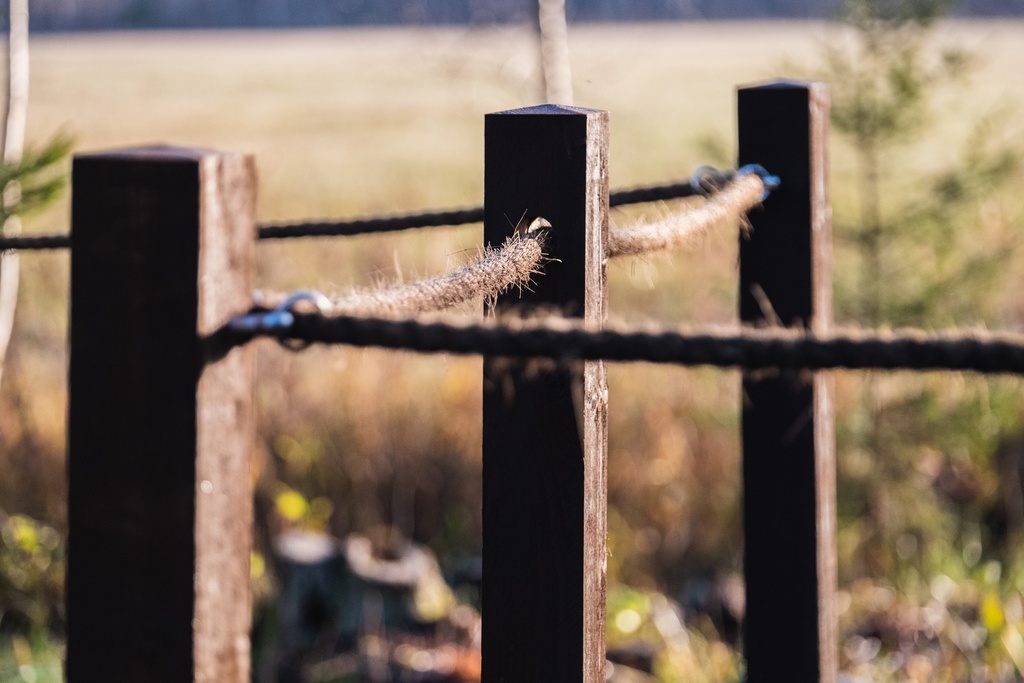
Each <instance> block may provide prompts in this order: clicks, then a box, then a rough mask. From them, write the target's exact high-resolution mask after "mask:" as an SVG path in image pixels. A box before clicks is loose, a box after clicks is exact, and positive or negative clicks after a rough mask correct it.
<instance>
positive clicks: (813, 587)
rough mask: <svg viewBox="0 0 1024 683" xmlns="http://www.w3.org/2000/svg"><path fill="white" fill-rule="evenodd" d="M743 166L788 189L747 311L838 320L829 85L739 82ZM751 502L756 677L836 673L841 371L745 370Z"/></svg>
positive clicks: (748, 570)
mask: <svg viewBox="0 0 1024 683" xmlns="http://www.w3.org/2000/svg"><path fill="white" fill-rule="evenodd" d="M738 113H739V157H740V164H761V165H762V166H764V167H765V168H767V169H768V171H769V172H771V173H773V174H776V175H778V176H780V178H781V179H782V186H781V187H780V188H779V189H778V190H776V191H775V192H773V193H772V196H771V197H770V198H769V199H768V200H767V202H766V204H765V207H764V209H763V210H755V211H753V212H751V213H750V222H751V225H752V228H753V229H752V230H751V232H750V235H749V237H745V238H743V239H742V240H741V242H740V318H741V319H742V320H743V323H744V324H747V325H763V324H766V323H767V324H776V323H779V324H782V325H787V326H794V325H796V326H806V327H809V328H810V329H812V330H813V331H815V332H818V333H821V332H825V331H826V330H827V329H828V327H829V325H830V322H831V319H832V281H831V273H830V261H831V256H830V254H831V236H830V235H831V232H830V231H831V225H830V211H829V205H828V195H827V184H826V174H827V172H828V168H827V131H828V116H829V104H828V90H827V89H826V87H825V85H824V84H821V83H804V82H792V81H785V82H777V83H769V84H766V85H760V86H756V87H750V88H743V89H741V90H740V91H739V112H738ZM743 391H744V404H743V489H744V490H743V502H744V525H745V526H744V533H745V539H746V549H745V555H744V570H745V574H746V584H747V612H746V630H745V638H744V645H745V650H746V658H747V666H748V678H747V680H748V681H749V682H750V683H775V682H776V681H789V682H790V683H811V682H812V681H813V682H814V683H819V682H820V683H832V682H834V681H835V680H836V669H837V660H836V651H837V647H838V644H837V638H838V635H837V626H836V610H835V591H836V550H835V494H836V492H835V436H834V428H833V421H834V418H833V400H832V386H831V378H830V377H829V376H828V375H827V373H818V374H817V375H816V376H814V378H813V380H812V379H811V378H810V377H809V376H808V375H807V374H806V373H790V372H786V373H781V374H777V375H774V376H769V375H767V374H765V373H754V374H750V373H748V374H745V375H744V377H743Z"/></svg>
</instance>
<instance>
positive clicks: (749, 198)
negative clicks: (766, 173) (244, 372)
mask: <svg viewBox="0 0 1024 683" xmlns="http://www.w3.org/2000/svg"><path fill="white" fill-rule="evenodd" d="M764 192H765V182H764V181H763V180H762V179H761V178H760V177H759V176H758V175H756V174H752V173H750V174H741V175H738V176H736V177H735V179H733V180H731V181H730V182H729V183H728V184H727V185H726V186H725V187H724V188H722V189H721V190H720V191H719V192H717V193H716V194H715V195H713V196H712V197H711V198H710V199H708V200H707V201H706V202H705V203H704V204H703V205H702V206H699V207H697V208H690V209H689V210H686V211H683V212H677V213H674V214H672V215H670V216H668V217H666V218H664V219H662V220H661V221H657V222H654V223H648V224H643V225H638V226H634V227H631V228H623V229H617V230H613V231H610V232H609V237H608V248H607V253H608V256H609V257H616V256H630V255H638V254H645V253H648V252H652V251H658V250H664V249H673V248H678V247H682V246H689V245H693V244H694V243H696V242H697V241H699V240H700V239H702V238H704V237H705V236H706V235H707V234H708V233H709V232H710V231H711V230H712V228H714V227H715V226H717V225H720V224H722V223H725V222H727V221H729V220H741V219H742V218H743V216H744V214H745V213H746V212H747V211H748V210H750V209H751V208H752V207H754V206H756V205H758V204H760V202H761V201H762V199H763V198H764ZM550 227H551V225H550V224H549V223H547V221H544V220H543V219H535V221H534V223H533V224H531V226H530V227H529V229H528V230H527V232H526V236H525V237H520V236H518V235H517V236H515V237H512V238H510V239H509V240H508V241H507V242H506V243H505V244H504V245H503V246H502V247H501V248H500V249H489V250H487V251H486V252H485V253H484V255H483V256H482V257H481V258H480V259H479V260H477V261H474V262H473V263H470V264H469V265H467V266H465V267H463V268H461V269H459V270H457V271H455V272H453V273H449V274H447V275H442V276H439V277H435V278H430V279H427V280H421V281H418V282H411V283H408V284H399V285H395V286H393V287H390V288H388V289H380V290H363V291H359V292H353V293H352V294H349V295H346V296H344V297H340V298H335V299H328V298H326V297H323V296H321V295H319V294H317V293H314V292H309V293H307V294H306V295H305V296H301V297H300V298H299V299H298V300H294V301H290V300H289V298H288V297H286V296H285V295H283V294H264V295H261V296H258V297H257V301H256V304H257V307H258V308H263V309H276V310H277V311H278V312H279V313H282V312H292V311H293V309H295V310H297V311H302V310H303V308H305V310H306V311H307V312H311V311H318V312H319V313H321V314H324V315H354V316H381V317H391V318H393V317H396V316H404V315H414V314H416V313H429V312H434V311H443V310H446V309H449V308H451V307H453V306H456V305H458V304H460V303H463V302H465V301H471V300H473V299H479V298H483V297H488V296H496V295H498V294H501V293H502V292H504V291H506V290H508V289H510V288H512V287H520V288H522V287H528V286H529V285H530V281H531V278H532V276H533V275H536V274H539V273H540V272H541V271H540V268H541V266H542V264H543V260H544V253H543V248H544V242H545V238H546V235H545V233H544V229H546V228H550ZM286 304H287V305H286ZM296 307H297V308H296ZM256 315H257V314H254V315H253V316H250V317H248V318H247V319H246V320H245V321H244V323H243V322H239V323H238V324H239V325H241V324H245V325H249V326H251V327H258V326H260V325H263V324H264V323H261V322H260V321H259V320H258V319H257V318H256ZM278 322H279V321H278V320H276V319H274V318H272V319H271V325H276V324H277V323H278Z"/></svg>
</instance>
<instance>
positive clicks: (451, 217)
mask: <svg viewBox="0 0 1024 683" xmlns="http://www.w3.org/2000/svg"><path fill="white" fill-rule="evenodd" d="M733 175H734V174H733V173H732V172H715V173H710V174H708V175H704V176H701V177H699V178H698V179H697V181H698V182H694V181H688V182H685V183H670V184H666V185H655V186H651V187H640V188H635V189H631V190H621V191H618V192H613V193H611V194H610V195H609V197H608V203H609V205H610V206H626V205H628V204H643V203H645V202H660V201H667V200H670V199H680V198H683V197H692V196H694V195H707V194H709V193H712V192H714V191H715V190H716V189H718V188H719V187H721V186H722V185H724V184H725V183H726V182H728V181H729V180H730V179H732V177H733ZM483 219H484V209H483V207H482V206H474V207H469V208H465V209H454V210H445V211H431V212H427V213H410V214H402V215H397V216H381V217H373V218H360V219H356V220H350V221H331V220H322V221H303V222H301V223H262V224H260V225H259V226H258V235H259V238H260V239H263V240H268V239H285V238H292V237H343V236H350V235H363V234H368V233H377V232H395V231H399V230H409V229H412V228H436V227H442V226H458V225H468V224H470V223H480V222H482V221H483ZM70 246H71V236H70V235H66V234H65V235H38V236H30V237H0V251H7V250H8V249H22V250H32V249H67V248H68V247H70Z"/></svg>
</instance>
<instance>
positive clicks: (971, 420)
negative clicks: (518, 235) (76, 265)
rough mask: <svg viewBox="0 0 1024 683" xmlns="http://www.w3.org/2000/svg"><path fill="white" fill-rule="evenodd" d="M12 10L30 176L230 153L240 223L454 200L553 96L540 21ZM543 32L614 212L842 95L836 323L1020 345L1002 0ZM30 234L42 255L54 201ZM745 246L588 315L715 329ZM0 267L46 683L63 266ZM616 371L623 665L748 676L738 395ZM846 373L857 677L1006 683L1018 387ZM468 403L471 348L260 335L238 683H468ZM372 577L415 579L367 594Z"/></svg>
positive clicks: (4, 484)
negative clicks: (69, 152)
mask: <svg viewBox="0 0 1024 683" xmlns="http://www.w3.org/2000/svg"><path fill="white" fill-rule="evenodd" d="M30 9H31V17H32V24H31V25H32V29H33V33H32V37H31V42H30V45H31V47H30V56H31V81H30V90H29V92H30V95H29V103H28V110H27V134H26V139H27V144H28V147H29V148H30V150H31V149H35V150H39V149H43V148H44V147H45V146H46V144H47V142H48V141H50V140H52V139H54V136H55V135H58V136H59V135H65V136H70V138H71V139H72V140H73V149H74V151H75V152H79V151H96V150H104V149H110V148H117V147H125V146H130V145H136V144H146V143H155V142H166V143H173V144H181V145H195V146H203V147H213V148H218V149H224V150H232V151H244V152H251V153H253V154H254V155H255V157H256V159H257V164H258V168H259V174H260V196H259V218H260V220H263V221H273V220H285V219H298V218H305V217H327V216H329V217H356V216H363V215H370V214H381V213H401V212H411V211H417V210H423V209H432V208H442V207H444V208H447V207H454V206H464V205H473V204H478V203H480V202H481V201H482V189H483V117H484V115H485V114H486V113H488V112H494V111H500V110H504V109H510V108H515V107H520V106H524V105H529V104H536V103H538V102H540V101H543V100H544V98H545V95H544V91H543V84H542V83H543V79H542V73H541V60H540V51H539V48H538V31H537V29H536V27H535V23H536V12H537V7H536V3H531V2H529V1H528V0H521V1H520V0H461V1H458V0H449V1H446V0H393V1H391V2H362V1H360V0H335V1H333V2H327V1H325V0H319V1H314V0H275V1H272V0H261V2H255V3H253V2H240V1H236V0H180V1H175V2H171V1H169V0H163V1H159V2H158V1H157V0H104V1H101V0H88V1H85V0H77V1H76V0H34V1H33V2H32V4H31V8H30ZM565 11H566V16H567V18H568V20H569V25H568V56H569V66H570V67H571V74H572V79H571V87H572V89H571V93H572V96H573V98H574V100H575V103H576V104H577V105H580V106H586V107H593V108H599V109H606V110H608V111H609V112H610V113H611V181H612V186H613V187H615V188H621V187H628V186H635V185H642V184H651V183H659V182H665V181H668V180H679V179H684V178H688V177H689V176H690V174H691V173H692V172H693V170H694V169H695V168H697V167H698V166H701V165H704V164H712V165H716V166H719V167H722V168H727V167H730V166H731V165H732V164H733V163H734V161H733V160H734V158H735V138H736V134H735V131H734V127H735V113H734V110H735V87H736V86H737V85H740V84H747V83H751V82H755V81H759V80H764V79H769V78H775V77H780V76H786V77H802V78H818V79H822V80H826V81H829V82H830V84H831V86H832V97H833V132H832V138H831V145H832V147H831V164H832V168H831V183H832V185H831V192H832V200H833V204H834V231H835V237H834V239H835V245H834V249H835V256H834V260H835V274H836V282H835V298H836V318H837V320H838V321H839V322H841V323H852V324H857V325H862V326H865V327H898V326H919V327H925V328H928V329H941V328H946V327H953V326H958V327H970V326H977V327H979V328H990V329H1010V330H1017V331H1020V330H1021V329H1022V327H1024V299H1022V298H1021V295H1020V293H1021V292H1022V291H1024V243H1022V240H1024V170H1022V165H1021V162H1022V160H1024V136H1022V131H1024V66H1022V65H1024V2H1021V0H973V1H970V2H968V1H965V2H960V3H944V2H935V1H931V2H929V1H926V0H906V1H903V2H900V1H897V0H845V1H843V2H834V3H827V2H816V1H812V0H785V1H783V0H776V1H769V0H736V1H734V2H710V1H705V0H664V1H661V2H655V1H654V0H650V1H647V2H625V1H620V0H576V1H573V0H569V1H568V2H567V5H566V10H565ZM994 16H998V17H999V18H992V17H994ZM986 17H987V18H986ZM56 157H57V158H58V159H59V160H58V161H57V162H56V166H55V167H54V168H55V170H54V171H53V173H56V175H57V176H60V175H61V174H66V173H67V172H68V169H69V167H70V161H69V158H68V157H66V156H64V157H61V156H60V155H59V154H58V155H56ZM769 170H770V169H769ZM671 208H672V207H671V206H668V205H647V206H644V207H641V208H634V209H631V210H630V211H628V212H626V211H617V212H614V213H613V218H614V219H615V220H618V221H621V222H623V223H625V222H628V221H630V220H633V219H635V218H637V217H643V216H651V215H660V214H661V213H664V212H666V211H668V210H670V209H671ZM21 222H22V225H23V231H24V234H35V233H52V232H64V231H66V230H67V229H68V227H69V226H68V223H69V218H68V193H67V192H65V193H63V194H62V195H60V196H59V198H58V199H56V200H55V201H53V202H51V203H50V204H49V205H48V206H47V207H46V208H44V209H41V210H39V211H36V212H34V213H32V214H27V215H25V216H23V217H22V220H21ZM481 242H482V229H481V228H480V227H479V226H468V227H462V228H457V229H456V228H440V229H431V230H429V231H413V232H407V233H398V234H388V235H383V236H381V235H377V236H368V237H354V238H347V239H328V240H321V239H307V240H290V241H288V242H287V243H273V242H264V243H261V244H260V246H259V259H260V266H259V276H258V277H259V285H260V287H262V288H265V289H269V290H282V291H284V290H292V289H295V288H305V287H312V288H316V289H319V290H321V291H324V292H329V293H337V292H342V291H345V290H348V289H351V288H354V287H364V286H377V285H379V284H381V283H389V282H394V281H403V280H404V281H408V280H412V279H416V278H418V277H421V276H425V275H430V274H435V273H440V272H443V271H445V270H446V269H451V268H453V267H455V266H457V265H459V264H461V263H463V262H465V260H467V259H468V258H470V257H472V256H473V255H475V254H476V253H477V251H478V249H479V247H480V244H481ZM737 251H738V231H737V230H735V229H733V228H730V229H725V230H721V231H719V232H718V233H717V234H715V235H713V236H712V237H711V238H709V239H708V240H707V241H706V242H705V243H703V244H701V245H699V246H698V247H696V248H695V249H694V250H693V251H690V252H685V253H671V254H666V255H659V256H652V257H645V258H635V259H627V260H625V261H614V262H612V263H611V265H610V269H609V271H610V272H609V275H610V315H611V317H612V318H613V319H619V320H628V321H634V322H635V321H650V320H653V321H658V322H661V323H666V324H676V323H680V324H681V323H687V324H702V323H725V322H732V321H734V320H735V319H736V301H737V274H736V268H735V265H736V259H737ZM20 262H21V287H20V295H19V301H18V309H17V315H16V318H15V324H14V328H13V336H12V341H11V345H10V350H9V353H8V355H7V358H6V361H5V363H4V366H3V370H4V372H3V375H2V384H0V473H2V474H0V532H2V534H0V539H2V541H0V680H2V681H28V682H29V683H33V682H34V681H57V680H62V673H61V668H60V661H61V656H62V650H61V647H62V637H63V632H62V627H63V604H62V600H63V573H64V552H63V547H64V538H65V531H66V519H65V415H66V413H65V405H66V399H67V396H66V390H65V382H66V372H67V347H66V338H67V318H68V275H69V273H68V255H67V254H66V253H61V252H24V253H22V255H21V260H20ZM465 312H467V313H470V314H478V313H479V307H470V308H468V309H467V310H466V311H465ZM609 374H610V377H609V383H610V395H611V404H610V453H609V459H610V461H609V475H608V488H609V513H608V516H609V517H608V527H609V548H610V553H611V554H610V556H609V562H608V577H609V602H608V641H609V648H610V649H611V650H613V651H614V654H615V660H616V661H618V662H619V664H618V665H616V666H614V667H611V668H610V669H609V670H610V671H611V672H612V673H611V675H613V676H618V678H617V679H615V680H619V681H632V680H637V681H643V680H662V681H697V682H701V681H739V680H742V678H743V658H742V636H741V633H742V620H743V577H742V571H741V569H742V553H743V547H742V537H741V532H742V529H741V514H740V509H739V500H740V485H741V482H740V463H739V460H738V458H739V450H740V449H739V425H738V408H739V406H740V400H741V396H740V377H739V374H738V373H736V372H730V371H720V370H711V369H704V368H698V369H684V368H676V367H653V366H648V365H643V364H632V365H611V366H610V369H609ZM836 379H837V383H838V392H837V399H838V420H839V422H838V440H839V449H838V453H839V454H838V473H839V475H838V476H839V482H838V496H839V557H840V564H839V571H840V589H841V594H840V601H839V602H840V608H841V610H842V613H841V616H840V620H841V629H842V631H841V641H840V660H841V667H842V670H843V674H842V675H843V676H844V677H846V678H845V680H847V681H850V682H851V683H852V682H854V681H880V682H881V681H1022V680H1024V601H1022V591H1024V561H1022V560H1024V555H1022V554H1021V549H1022V545H1021V530H1022V528H1024V383H1022V382H1021V380H1020V379H1018V378H1014V377H994V378H981V377H977V376H973V375H967V374H957V373H929V374H911V373H866V372H861V373H846V372H842V373H837V378H836ZM481 392H482V388H481V361H480V359H479V358H461V357H453V356H444V355H434V356H419V355H415V354H408V353H400V352H384V351H376V350H359V349H353V348H346V347H339V348H330V349H321V348H315V347H314V348H310V349H308V350H305V351H303V352H302V353H298V354H297V353H292V352H289V351H286V350H284V349H282V348H279V347H277V346H276V345H274V344H273V343H269V342H267V343H261V344H260V345H259V367H258V382H257V402H258V438H257V446H256V450H255V452H254V453H253V477H252V481H253V491H254V496H255V499H256V510H257V519H256V538H257V547H256V552H255V553H254V555H253V563H252V588H253V593H254V599H255V614H254V632H253V644H254V680H259V681H275V680H306V681H363V680H373V681H384V680H395V681H427V680H437V681H442V680H451V681H456V680H474V677H475V676H478V673H479V663H478V659H474V657H475V656H476V657H478V655H475V654H474V653H475V652H476V650H475V642H476V639H477V638H478V631H479V614H478V612H477V610H478V609H479V593H478V587H479V581H480V576H479V554H480V547H481V533H480V521H481V520H480V488H481V481H480V466H481V463H480V440H481V433H480V428H481V427H480V416H481ZM142 457H144V455H143V456H142ZM360 553H363V554H367V555H368V556H369V557H371V558H374V557H375V558H377V559H378V560H380V561H382V562H383V561H387V562H401V561H404V560H405V559H409V558H413V559H414V560H415V562H417V563H420V559H421V558H424V557H426V558H427V560H425V561H424V562H422V563H420V564H417V566H422V567H427V568H426V569H423V571H422V572H421V573H419V574H416V575H415V577H414V579H413V580H411V581H410V582H409V585H408V586H407V587H406V588H404V589H398V588H395V587H394V586H391V587H389V588H388V589H387V590H385V589H383V588H380V589H379V590H378V591H377V592H376V593H374V592H373V590H372V588H373V586H374V585H375V584H374V576H373V567H374V566H375V565H373V563H372V562H370V563H369V564H366V563H363V564H360V562H361V560H360V559H359V558H360V557H362V555H361V554H360ZM338 558H341V561H339V559H338ZM413 559H410V562H412V561H413ZM435 562H436V563H435ZM349 574H352V575H358V576H359V581H355V582H352V581H347V579H346V578H345V577H347V576H348V575H349ZM309 586H313V587H314V588H309ZM339 586H343V588H339ZM352 586H358V587H357V588H352ZM368 596H370V597H368ZM510 599H514V597H511V596H510ZM310 601H313V602H314V603H315V604H316V605H318V608H317V609H311V608H309V604H310ZM303 605H304V607H303ZM371 607H372V609H371ZM536 608H537V610H539V611H543V610H545V609H549V606H547V605H541V604H538V605H537V606H536ZM779 627H780V628H785V627H786V615H783V614H780V615H779ZM111 666H112V667H116V666H117V656H116V653H111ZM289 677H291V678H289Z"/></svg>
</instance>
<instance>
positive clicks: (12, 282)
mask: <svg viewBox="0 0 1024 683" xmlns="http://www.w3.org/2000/svg"><path fill="white" fill-rule="evenodd" d="M7 7H8V11H7V15H8V17H9V18H10V27H9V30H8V39H7V98H6V105H5V110H4V119H3V126H2V129H0V151H2V154H3V163H5V164H10V163H15V162H17V161H19V160H20V159H21V154H22V151H23V148H24V145H25V119H26V116H27V112H28V0H8V3H7ZM3 189H5V188H0V192H2V191H3ZM18 232H21V221H20V220H19V218H18V216H11V217H10V218H8V219H7V221H6V222H5V223H4V224H3V225H2V226H0V234H2V233H6V234H17V233H18ZM19 270H20V269H19V262H18V254H17V252H15V251H8V252H4V254H3V255H2V256H0V380H2V378H3V371H4V367H5V366H6V361H7V349H8V345H9V344H10V341H11V332H12V330H13V328H14V312H15V310H16V309H17V306H18V281H19Z"/></svg>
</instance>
